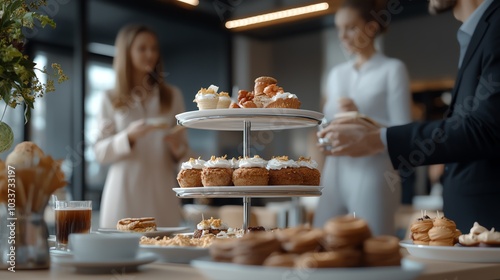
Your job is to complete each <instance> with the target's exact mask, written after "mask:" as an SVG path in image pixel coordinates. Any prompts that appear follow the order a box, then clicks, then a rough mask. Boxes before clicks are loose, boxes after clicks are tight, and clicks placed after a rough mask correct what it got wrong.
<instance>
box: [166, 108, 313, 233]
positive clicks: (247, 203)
mask: <svg viewBox="0 0 500 280" xmlns="http://www.w3.org/2000/svg"><path fill="white" fill-rule="evenodd" d="M175 117H176V118H177V124H178V125H181V126H185V127H188V128H197V129H207V130H219V131H243V156H245V157H246V156H248V157H250V156H251V155H250V135H251V132H252V131H262V130H284V129H297V128H306V127H315V126H317V125H318V124H320V123H321V120H322V119H323V114H321V113H318V112H314V111H308V110H300V109H278V108H273V109H264V108H257V109H213V110H200V111H191V112H186V113H182V114H179V115H176V116H175ZM173 190H174V191H175V192H176V194H177V196H178V197H181V198H198V197H219V198H223V197H241V198H243V229H245V230H246V229H248V223H249V222H250V207H251V198H252V197H305V196H320V195H321V190H322V187H319V186H238V187H234V186H231V187H222V186H221V187H199V188H174V189H173Z"/></svg>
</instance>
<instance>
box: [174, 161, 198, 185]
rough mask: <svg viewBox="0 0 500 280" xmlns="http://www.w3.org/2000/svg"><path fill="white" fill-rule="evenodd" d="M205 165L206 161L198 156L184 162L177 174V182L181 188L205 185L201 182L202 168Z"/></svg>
mask: <svg viewBox="0 0 500 280" xmlns="http://www.w3.org/2000/svg"><path fill="white" fill-rule="evenodd" d="M203 167H205V161H204V160H202V159H200V158H198V159H194V158H190V159H189V160H188V161H186V162H183V163H182V165H181V171H179V174H177V182H178V183H179V186H180V187H181V188H195V187H203V184H202V182H201V170H202V169H203Z"/></svg>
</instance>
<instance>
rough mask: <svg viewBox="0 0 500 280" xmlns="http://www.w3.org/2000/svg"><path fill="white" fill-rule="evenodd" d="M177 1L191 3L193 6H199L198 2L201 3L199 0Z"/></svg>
mask: <svg viewBox="0 0 500 280" xmlns="http://www.w3.org/2000/svg"><path fill="white" fill-rule="evenodd" d="M177 1H179V2H182V3H186V4H189V5H191V6H198V4H200V1H199V0H177Z"/></svg>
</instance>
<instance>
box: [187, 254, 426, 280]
mask: <svg viewBox="0 0 500 280" xmlns="http://www.w3.org/2000/svg"><path fill="white" fill-rule="evenodd" d="M191 265H192V266H193V267H195V268H197V269H198V271H199V272H200V273H202V274H203V275H204V276H205V277H207V278H208V279H213V280H234V279H238V280H255V279H258V280H277V279H307V280H335V279H342V280H359V279H384V280H411V279H416V278H417V277H418V275H420V274H421V273H422V271H423V270H424V266H423V265H422V264H420V263H417V262H414V261H410V260H405V259H403V260H402V265H401V266H398V267H394V266H390V267H373V268H371V267H360V268H310V269H309V268H308V269H306V268H304V269H293V268H281V267H264V266H253V265H239V264H232V263H222V262H214V261H211V260H209V259H198V260H194V261H192V262H191Z"/></svg>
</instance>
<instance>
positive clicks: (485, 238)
mask: <svg viewBox="0 0 500 280" xmlns="http://www.w3.org/2000/svg"><path fill="white" fill-rule="evenodd" d="M477 240H479V241H480V242H484V243H498V244H500V232H497V231H495V228H491V230H490V231H485V232H483V233H481V234H479V235H478V236H477Z"/></svg>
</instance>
